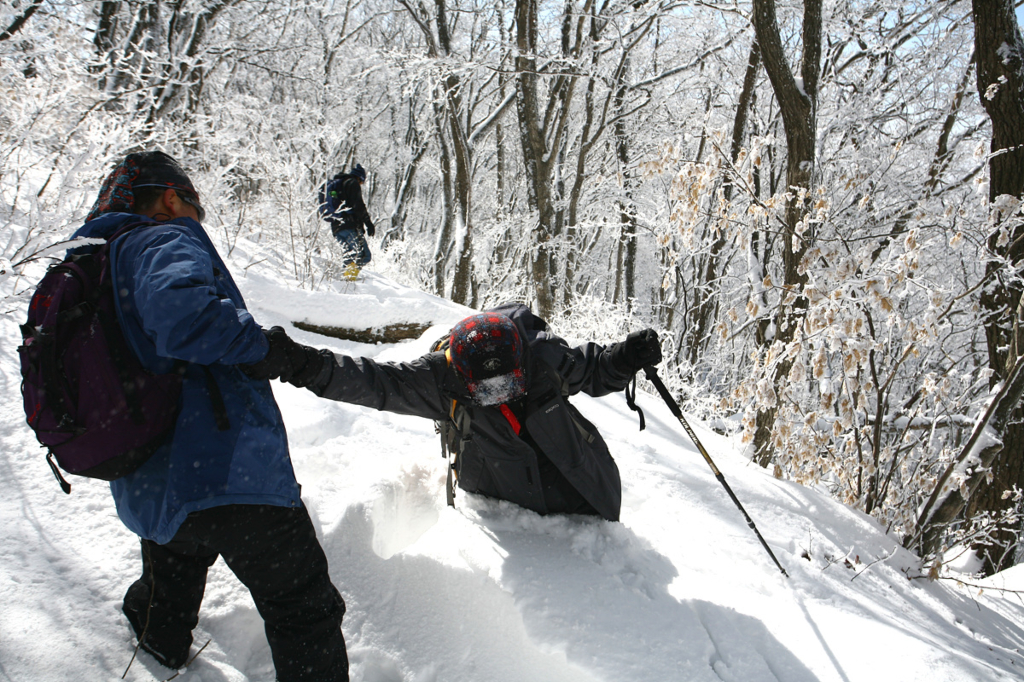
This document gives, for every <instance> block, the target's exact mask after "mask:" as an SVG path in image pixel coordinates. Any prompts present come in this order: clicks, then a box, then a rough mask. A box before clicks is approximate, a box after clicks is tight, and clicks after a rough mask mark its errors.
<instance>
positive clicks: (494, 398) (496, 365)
mask: <svg viewBox="0 0 1024 682" xmlns="http://www.w3.org/2000/svg"><path fill="white" fill-rule="evenodd" d="M448 347H449V351H450V352H451V361H452V366H453V367H454V368H455V371H456V372H458V374H459V376H461V377H462V381H463V383H465V384H466V389H467V390H468V391H469V395H470V397H471V398H472V400H473V403H475V404H477V405H501V404H504V403H507V402H510V401H512V400H515V399H516V398H518V397H520V396H522V395H523V394H525V393H526V373H525V371H524V370H523V342H522V340H521V339H520V338H519V330H518V329H516V325H515V323H514V322H512V320H510V319H509V318H508V317H506V316H504V315H499V314H497V313H480V314H479V315H473V316H471V317H467V318H466V319H464V320H463V321H462V322H459V323H458V324H457V325H455V327H454V328H453V329H452V332H451V337H450V338H449V346H448Z"/></svg>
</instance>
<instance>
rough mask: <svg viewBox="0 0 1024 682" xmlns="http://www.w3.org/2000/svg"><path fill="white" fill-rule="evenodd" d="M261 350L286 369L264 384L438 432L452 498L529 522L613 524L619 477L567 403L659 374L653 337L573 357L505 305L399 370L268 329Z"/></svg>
mask: <svg viewBox="0 0 1024 682" xmlns="http://www.w3.org/2000/svg"><path fill="white" fill-rule="evenodd" d="M268 338H269V340H270V345H271V348H274V349H278V348H279V349H280V356H281V357H283V358H288V359H289V360H290V362H289V363H284V364H282V365H281V366H280V367H279V368H277V370H275V371H278V370H279V371H280V372H281V374H280V375H277V374H274V373H273V372H269V373H266V374H263V375H262V376H264V377H266V378H276V377H277V376H280V378H281V379H282V380H284V381H288V382H289V383H292V384H294V385H296V386H299V387H305V388H308V389H309V390H311V391H312V392H313V393H315V394H316V395H318V396H322V397H325V398H330V399H332V400H340V401H344V402H349V403H354V404H357V405H364V406H366V407H373V408H376V409H378V410H386V411H388V412H397V413H399V414H411V415H416V416H419V417H426V418H427V419H433V420H436V421H439V422H442V423H443V424H445V425H446V426H447V427H448V428H450V429H451V433H452V438H451V439H450V440H449V441H448V442H449V443H450V444H451V447H452V450H453V454H454V455H455V456H456V459H455V463H454V468H455V473H456V474H457V478H458V486H459V487H460V488H462V489H463V490H466V491H469V492H473V493H479V494H481V495H487V496H489V497H495V498H498V499H502V500H508V501H510V502H514V503H516V504H518V505H520V506H523V507H526V508H527V509H532V510H533V511H535V512H537V513H538V514H549V513H574V514H593V515H598V516H601V517H602V518H605V519H608V520H609V521H617V520H618V518H619V507H620V504H621V499H622V492H621V484H620V480H619V470H618V467H617V466H616V465H615V461H614V460H613V459H612V457H611V454H610V453H609V452H608V446H607V445H606V444H605V442H604V440H603V439H602V438H601V434H600V433H598V431H597V428H596V427H595V426H594V425H593V424H591V423H590V422H589V421H587V420H586V419H585V418H584V417H583V415H581V414H580V413H579V411H578V410H577V409H576V408H575V407H574V406H573V405H572V404H570V403H569V402H568V400H567V398H568V396H571V395H575V394H576V393H579V392H581V391H582V392H584V393H587V394H588V395H592V396H602V395H606V394H608V393H612V392H614V391H620V390H622V389H623V388H625V387H626V385H627V384H628V383H629V381H630V379H631V378H632V376H633V375H634V374H635V373H636V372H637V371H639V370H640V369H641V368H643V367H646V366H648V365H654V364H657V363H659V362H660V361H661V346H660V344H659V341H658V334H657V332H655V331H654V330H653V329H645V330H643V331H639V332H633V333H632V334H630V335H629V336H628V337H626V339H625V340H624V341H622V342H620V343H617V344H615V345H613V346H611V347H607V348H606V347H603V346H600V345H598V344H595V343H587V344H584V345H582V346H577V347H575V348H573V347H570V346H569V344H568V343H566V342H565V341H564V340H563V339H561V338H559V337H558V336H555V335H554V334H553V333H551V331H550V330H549V329H548V325H547V324H546V323H545V322H544V320H542V319H540V318H539V317H537V316H536V315H534V314H533V313H532V312H531V311H530V309H529V308H528V307H526V306H525V305H522V304H516V303H510V304H505V305H502V306H499V307H497V308H494V309H492V310H490V311H488V312H485V313H480V314H477V315H473V316H471V317H468V318H466V319H464V320H462V322H460V323H459V324H458V325H456V326H455V327H454V328H453V329H452V330H451V333H450V335H449V336H448V339H447V341H448V344H447V345H448V347H447V351H446V352H432V353H429V354H427V355H424V356H422V357H420V358H418V359H416V360H413V361H412V362H407V363H377V362H375V361H373V360H370V359H367V358H351V357H347V356H344V355H334V354H332V353H330V352H329V351H326V350H321V351H317V350H316V349H314V348H309V347H308V346H302V345H299V344H297V343H295V342H294V341H292V340H291V339H290V338H288V336H287V335H286V334H285V333H284V330H282V329H280V328H279V327H276V328H274V329H273V330H271V331H270V332H269V333H268ZM441 345H444V344H441ZM268 369H269V367H268ZM289 376H290V377H291V378H290V379H289V378H288V377H289ZM449 494H450V495H451V489H450V488H449ZM449 501H451V497H450V498H449Z"/></svg>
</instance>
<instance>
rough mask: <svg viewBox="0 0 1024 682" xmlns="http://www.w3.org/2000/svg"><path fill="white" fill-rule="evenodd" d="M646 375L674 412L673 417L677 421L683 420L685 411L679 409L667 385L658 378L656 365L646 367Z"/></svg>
mask: <svg viewBox="0 0 1024 682" xmlns="http://www.w3.org/2000/svg"><path fill="white" fill-rule="evenodd" d="M644 374H646V375H647V380H648V381H650V382H651V383H652V384H654V387H655V388H656V389H658V393H660V394H661V399H662V400H664V401H665V404H666V405H668V409H669V411H671V412H672V416H673V417H675V418H676V419H682V417H683V411H682V410H681V409H680V408H679V404H678V403H677V402H676V401H675V399H674V398H673V397H672V394H671V393H669V392H668V388H667V387H666V386H665V383H664V382H663V381H662V380H661V377H659V376H658V368H657V367H655V366H654V365H647V366H646V367H644Z"/></svg>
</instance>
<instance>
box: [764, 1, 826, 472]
mask: <svg viewBox="0 0 1024 682" xmlns="http://www.w3.org/2000/svg"><path fill="white" fill-rule="evenodd" d="M821 6H822V0H804V17H803V30H802V38H803V57H802V58H801V66H800V77H801V78H800V82H799V83H798V82H797V80H796V77H795V76H794V75H793V72H792V70H791V69H790V67H789V64H788V62H787V61H786V55H785V52H784V51H783V48H782V39H781V38H780V36H779V27H778V22H777V20H776V17H775V1H774V0H754V8H753V9H754V12H753V21H754V29H755V31H756V33H757V42H758V43H759V44H760V46H761V53H762V57H763V59H764V67H765V71H766V72H767V74H768V78H769V80H771V83H772V89H773V90H774V92H775V97H776V99H777V100H778V102H779V110H780V112H781V113H782V124H783V128H784V130H785V132H786V185H787V190H788V191H789V192H790V194H791V197H790V198H789V199H788V200H787V202H786V216H785V230H784V232H783V238H782V249H781V250H782V284H783V286H784V288H785V289H786V290H787V291H789V292H791V293H793V294H795V295H796V297H795V300H794V301H793V303H791V304H786V303H783V302H780V305H779V307H778V311H777V312H776V314H775V319H774V328H775V329H774V335H773V336H772V338H769V339H766V342H767V343H768V344H769V345H770V344H772V343H778V344H782V345H784V344H787V343H789V342H790V341H792V340H793V339H795V338H796V334H797V331H798V329H799V328H800V325H801V323H802V321H803V313H804V311H805V310H806V309H807V300H806V299H805V298H804V296H803V295H802V292H803V287H804V285H805V284H806V283H807V276H806V274H802V273H801V272H800V269H799V266H800V261H801V260H802V259H803V257H804V254H805V253H807V249H808V248H809V246H810V245H811V243H812V242H813V240H814V233H813V229H812V228H811V226H810V225H809V224H808V223H807V222H806V216H807V214H808V207H809V203H810V202H809V194H810V191H811V189H812V180H813V178H814V161H815V136H816V134H817V112H816V102H817V94H818V74H819V69H820V61H821ZM791 368H792V360H791V359H788V357H787V356H783V359H781V360H779V362H778V364H776V365H775V367H774V369H769V370H768V371H770V372H772V385H773V387H774V389H775V394H776V395H780V394H781V390H782V387H783V383H784V382H785V379H786V376H787V375H788V374H789V370H790V369H791ZM777 414H778V403H777V402H776V403H773V404H770V405H766V406H763V407H759V409H758V413H757V417H756V429H755V431H754V456H755V458H756V459H757V462H758V463H759V464H760V465H761V466H768V464H769V463H770V462H771V460H772V457H773V455H774V448H773V447H772V443H771V434H772V429H773V427H774V426H775V418H776V416H777Z"/></svg>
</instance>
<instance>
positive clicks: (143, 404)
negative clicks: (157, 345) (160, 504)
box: [18, 222, 183, 493]
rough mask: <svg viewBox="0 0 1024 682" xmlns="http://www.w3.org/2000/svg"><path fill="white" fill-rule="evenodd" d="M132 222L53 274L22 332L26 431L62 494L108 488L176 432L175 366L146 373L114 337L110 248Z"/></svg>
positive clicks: (117, 331) (49, 274) (42, 286)
mask: <svg viewBox="0 0 1024 682" xmlns="http://www.w3.org/2000/svg"><path fill="white" fill-rule="evenodd" d="M151 224H154V223H151V222H135V223H131V224H129V225H126V226H124V227H122V228H121V229H119V230H117V231H116V232H115V233H114V234H113V235H112V236H111V237H110V238H108V239H107V241H106V242H105V243H104V244H102V245H100V246H98V247H96V248H94V249H91V250H88V251H86V252H83V251H84V249H79V250H78V252H77V253H73V254H72V255H69V256H68V257H67V258H66V259H65V260H64V261H63V262H61V263H59V264H57V265H55V266H53V267H51V268H50V269H49V270H48V271H47V273H46V275H45V276H44V277H43V279H42V281H41V282H40V283H39V286H38V287H37V288H36V291H35V293H34V294H33V296H32V301H31V302H30V303H29V310H28V321H27V322H26V323H25V324H23V325H22V326H21V334H22V339H23V343H22V345H21V346H19V348H18V354H19V355H20V356H21V375H22V379H23V381H22V385H21V392H22V397H23V398H24V403H25V415H26V417H27V419H28V425H29V426H30V427H31V428H32V430H33V431H34V432H35V434H36V437H37V438H38V439H39V442H40V443H42V445H43V446H44V447H45V448H47V451H48V452H47V455H46V460H47V462H48V463H49V465H50V468H51V469H52V470H53V473H54V475H55V476H56V477H57V480H58V481H59V482H60V484H61V488H63V489H64V492H66V493H69V492H70V491H71V486H70V485H69V484H68V483H67V481H65V480H64V478H63V477H62V476H61V474H60V471H59V470H58V469H57V466H56V465H55V464H54V461H53V460H54V458H56V460H57V464H59V465H60V468H61V469H63V470H64V471H66V472H68V473H70V474H76V475H79V476H86V477H89V478H99V479H102V480H105V481H112V480H114V479H117V478H121V477H122V476H125V475H127V474H130V473H131V472H133V471H135V470H136V469H137V468H138V467H139V466H141V465H142V463H143V462H145V461H146V460H147V459H148V458H149V457H150V456H151V455H152V454H153V453H154V452H155V451H156V449H157V448H158V447H159V446H160V445H161V443H163V442H164V440H165V439H166V438H167V437H168V436H169V435H170V433H171V432H172V431H173V429H174V424H175V421H176V419H177V415H178V409H179V396H180V394H181V381H182V377H181V374H182V373H181V371H180V370H181V367H183V365H177V366H176V371H173V372H171V373H169V374H152V373H150V372H148V371H147V370H145V369H144V368H143V367H142V365H141V364H140V363H139V361H138V359H137V358H136V357H135V354H134V353H133V352H132V350H131V349H130V348H129V347H128V343H127V341H126V340H125V338H124V333H123V332H122V331H121V325H120V323H119V322H118V320H117V312H116V310H115V302H114V291H113V287H112V286H111V281H110V280H111V275H110V245H111V243H112V242H113V241H114V240H115V239H117V238H118V237H120V236H122V235H123V234H125V233H126V232H128V231H129V230H131V229H133V228H136V227H140V226H142V225H151Z"/></svg>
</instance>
